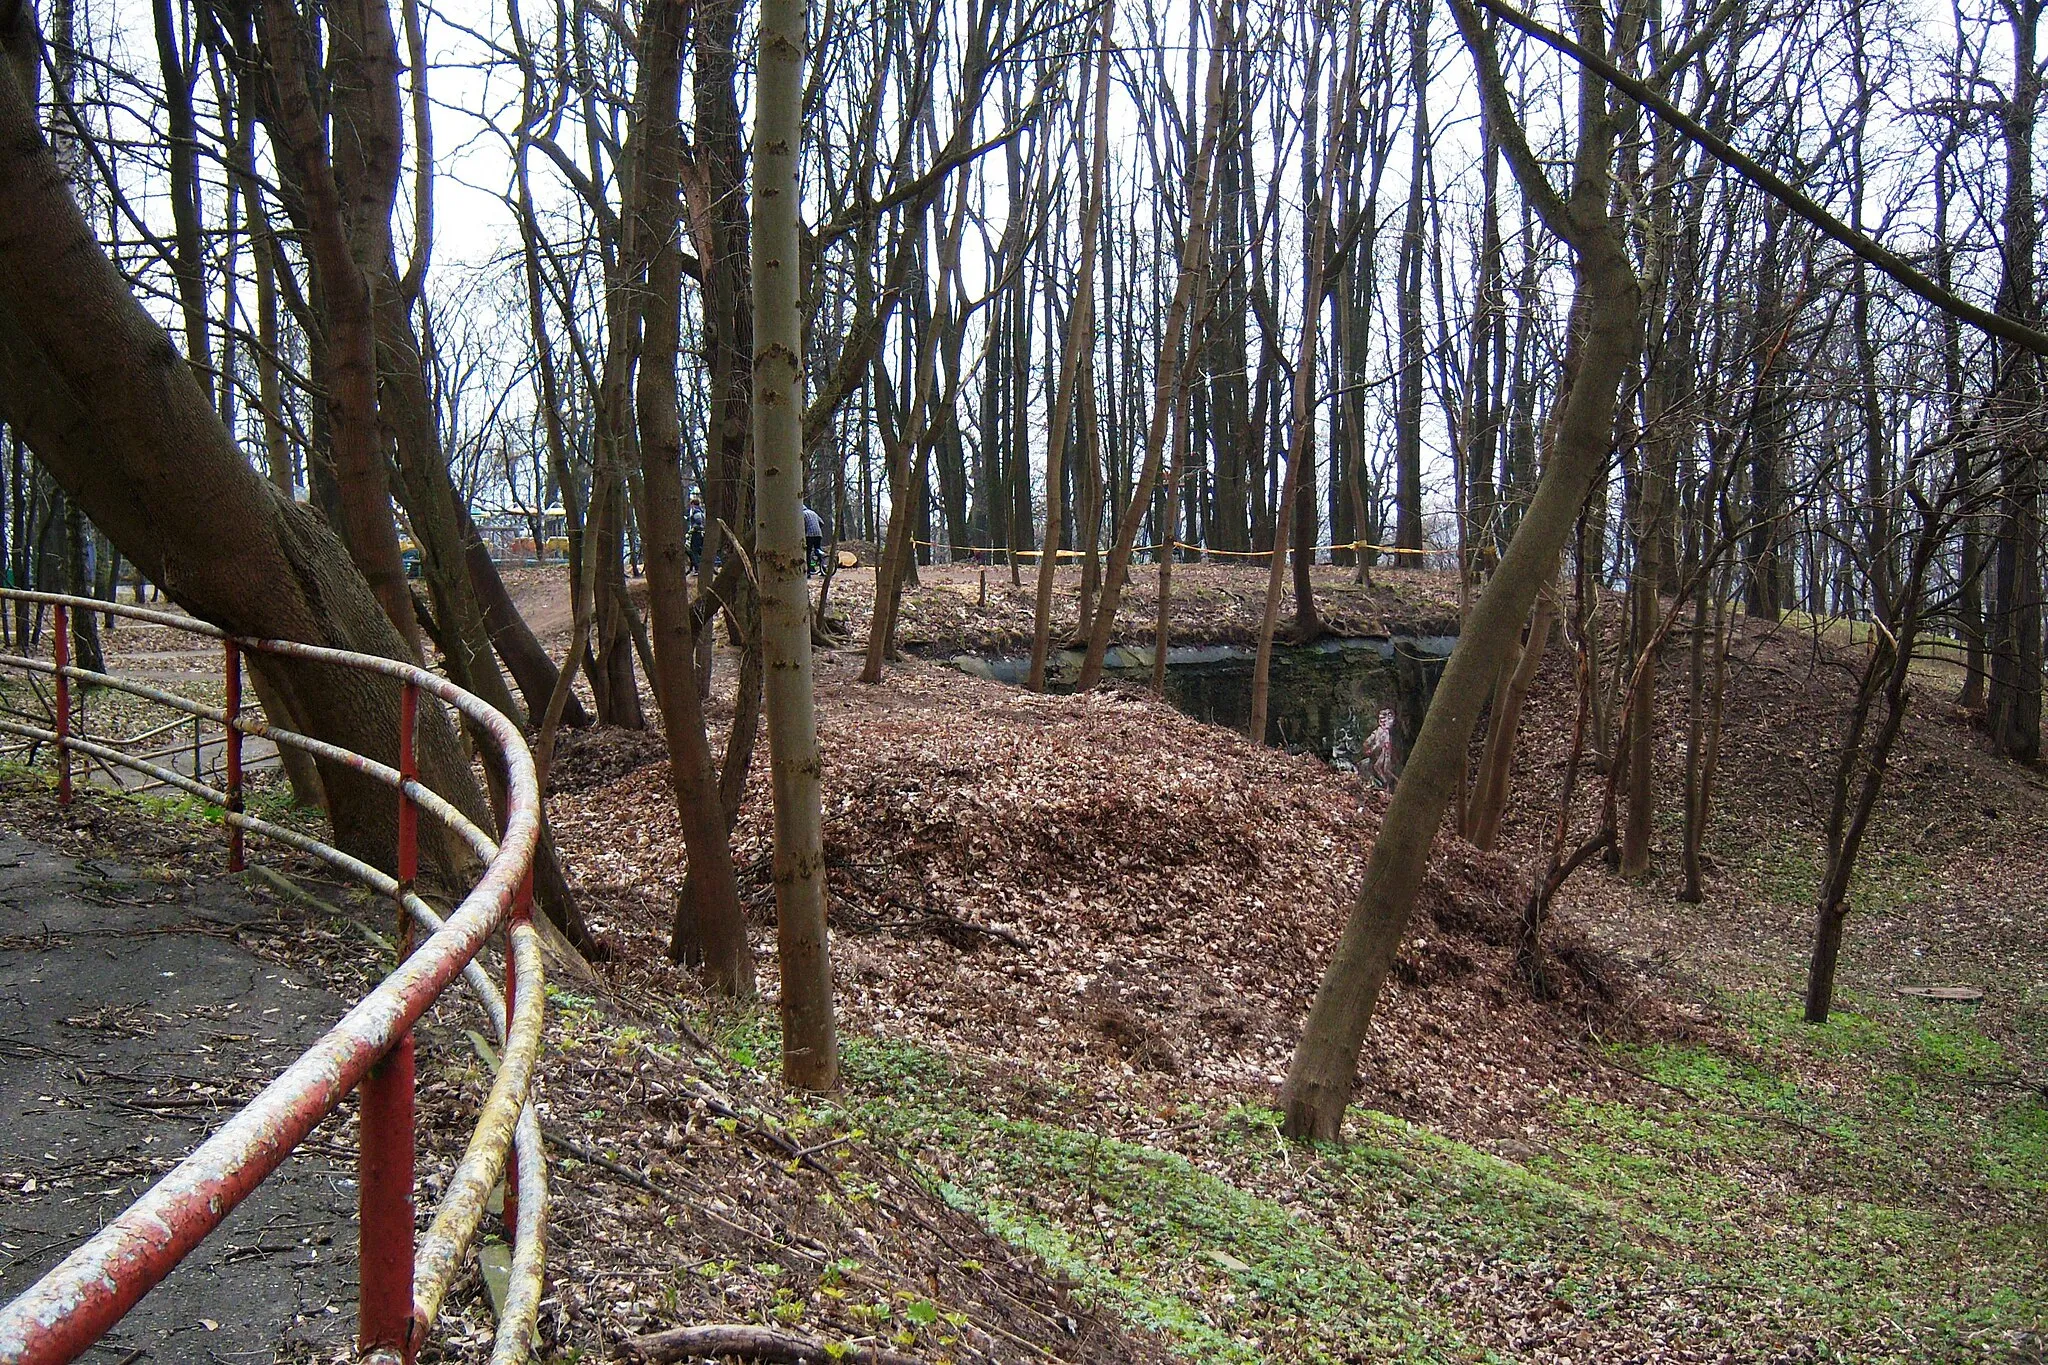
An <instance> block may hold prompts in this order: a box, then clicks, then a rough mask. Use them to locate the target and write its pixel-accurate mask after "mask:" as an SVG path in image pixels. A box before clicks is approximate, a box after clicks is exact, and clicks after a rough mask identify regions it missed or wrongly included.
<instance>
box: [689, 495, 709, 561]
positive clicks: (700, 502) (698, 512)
mask: <svg viewBox="0 0 2048 1365" xmlns="http://www.w3.org/2000/svg"><path fill="white" fill-rule="evenodd" d="M688 525H689V528H690V531H689V543H688V545H687V546H686V547H685V548H686V549H687V550H688V551H689V553H690V572H691V573H696V572H697V561H698V560H700V559H702V558H703V557H704V499H702V498H700V497H698V496H697V495H696V494H695V493H692V494H690V511H689V520H688Z"/></svg>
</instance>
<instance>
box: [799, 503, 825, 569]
mask: <svg viewBox="0 0 2048 1365" xmlns="http://www.w3.org/2000/svg"><path fill="white" fill-rule="evenodd" d="M824 567H825V519H824V518H823V517H821V516H819V515H818V514H817V513H816V512H813V511H812V510H811V508H810V504H809V503H806V504H804V576H805V577H807V578H809V577H814V576H816V575H817V573H818V572H819V571H820V570H822V569H823V568H824Z"/></svg>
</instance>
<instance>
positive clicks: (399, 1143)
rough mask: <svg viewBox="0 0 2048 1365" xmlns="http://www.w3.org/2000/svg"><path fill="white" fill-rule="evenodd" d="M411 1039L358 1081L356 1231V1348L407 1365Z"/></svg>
mask: <svg viewBox="0 0 2048 1365" xmlns="http://www.w3.org/2000/svg"><path fill="white" fill-rule="evenodd" d="M419 708H420V689H419V684H417V683H414V682H411V681H408V682H406V683H405V684H404V686H403V689H402V691H401V693H400V700H399V708H398V776H399V788H398V955H399V957H400V958H401V959H404V958H406V957H410V956H411V955H412V916H411V914H410V913H409V912H407V910H406V908H405V898H406V897H407V896H408V895H410V894H412V887H413V881H414V879H416V878H417V877H418V876H419V863H420V837H419V819H420V812H419V806H418V805H417V804H416V803H415V802H414V801H413V799H412V794H411V793H410V792H408V791H406V789H405V783H407V782H410V781H413V780H415V779H417V778H418V777H419V758H418V755H417V753H416V752H415V745H414V735H415V733H416V731H417V729H418V722H419ZM413 1094H414V1092H413V1039H412V1034H411V1033H409V1032H408V1033H407V1034H406V1035H405V1036H404V1037H402V1038H400V1039H399V1040H398V1041H397V1042H396V1043H394V1044H393V1045H392V1047H391V1051H390V1052H388V1053H386V1054H385V1055H384V1060H382V1061H381V1062H379V1063H377V1065H376V1066H375V1067H373V1068H371V1070H370V1074H369V1075H368V1076H366V1077H365V1078H364V1079H363V1091H362V1096H363V1113H362V1123H363V1134H362V1157H361V1163H360V1168H359V1170H358V1172H357V1175H358V1178H359V1179H360V1180H361V1182H362V1189H361V1191H360V1198H361V1205H360V1207H361V1214H360V1226H359V1228H358V1230H357V1239H358V1240H357V1261H358V1264H359V1266H360V1268H361V1271H360V1273H361V1275H362V1287H361V1308H360V1310H359V1313H358V1317H357V1332H356V1338H357V1340H356V1345H357V1346H358V1348H360V1349H361V1350H363V1351H364V1352H369V1351H373V1350H376V1349H377V1348H379V1347H385V1348H389V1349H392V1350H396V1351H397V1352H399V1354H400V1356H401V1357H402V1358H403V1359H404V1360H405V1361H406V1362H407V1363H408V1365H410V1362H411V1361H412V1358H413V1353H414V1351H415V1350H417V1349H418V1347H417V1343H416V1342H414V1341H413V1339H412V1271H413V1208H412V1187H413Z"/></svg>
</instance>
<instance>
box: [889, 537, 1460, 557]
mask: <svg viewBox="0 0 2048 1365" xmlns="http://www.w3.org/2000/svg"><path fill="white" fill-rule="evenodd" d="M910 543H911V544H913V545H922V546H924V547H925V548H926V549H928V550H950V551H952V552H953V553H954V554H966V555H992V554H1007V555H1015V556H1016V557H1017V558H1019V559H1039V558H1042V557H1043V556H1044V554H1045V551H1043V550H1013V549H1011V548H1010V547H1008V546H1007V545H948V544H946V543H944V542H943V541H937V540H912V541H911V542H910ZM1169 548H1171V549H1175V550H1190V551H1193V552H1194V553H1195V554H1199V555H1224V556H1227V557H1229V558H1231V559H1264V558H1265V557H1266V556H1268V555H1270V554H1272V553H1273V552H1272V551H1271V550H1218V549H1213V548H1211V547H1209V546H1207V545H1196V544H1192V543H1190V542H1188V541H1185V540H1176V541H1174V542H1172V544H1171V545H1170V546H1167V545H1133V546H1132V547H1131V553H1132V554H1139V553H1141V552H1144V551H1157V550H1164V549H1169ZM1324 550H1353V551H1371V552H1373V553H1376V554H1383V555H1432V554H1437V553H1439V551H1437V550H1435V549H1434V548H1428V547H1425V548H1423V549H1419V550H1418V549H1414V548H1411V547H1404V546H1400V545H1375V544H1373V543H1372V542H1371V541H1369V540H1354V541H1351V542H1349V543H1347V544H1342V545H1317V546H1315V547H1314V549H1313V552H1314V553H1316V554H1321V553H1322V552H1323V551H1324ZM1054 553H1055V554H1056V555H1058V557H1059V558H1061V559H1085V558H1087V556H1088V551H1086V550H1068V549H1061V550H1056V551H1054ZM1095 553H1097V554H1103V555H1106V554H1108V553H1109V551H1108V550H1106V549H1098V550H1097V551H1095Z"/></svg>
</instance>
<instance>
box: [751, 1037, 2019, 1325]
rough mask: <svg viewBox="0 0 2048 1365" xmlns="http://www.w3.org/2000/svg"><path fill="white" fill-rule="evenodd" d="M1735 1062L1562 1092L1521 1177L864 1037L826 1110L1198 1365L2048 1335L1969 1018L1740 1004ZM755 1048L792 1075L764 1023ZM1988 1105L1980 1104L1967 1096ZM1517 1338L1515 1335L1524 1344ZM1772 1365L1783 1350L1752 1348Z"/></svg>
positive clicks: (1454, 1158)
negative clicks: (1550, 1341) (1149, 1122)
mask: <svg viewBox="0 0 2048 1365" xmlns="http://www.w3.org/2000/svg"><path fill="white" fill-rule="evenodd" d="M1731 1009H1732V1011H1733V1017H1734V1025H1735V1026H1734V1028H1733V1029H1732V1030H1731V1033H1732V1035H1733V1036H1732V1039H1731V1041H1730V1044H1729V1045H1728V1046H1727V1047H1725V1048H1717V1047H1712V1046H1705V1045H1701V1044H1696V1043H1683V1044H1679V1043H1671V1044H1653V1045H1647V1046H1635V1047H1627V1048H1616V1049H1613V1050H1612V1055H1613V1059H1614V1060H1615V1061H1616V1062H1617V1064H1619V1065H1621V1066H1624V1067H1626V1068H1627V1069H1629V1070H1632V1071H1637V1072H1639V1073H1641V1074H1642V1075H1644V1076H1646V1077H1648V1078H1650V1079H1651V1080H1652V1081H1653V1082H1655V1084H1654V1085H1653V1086H1649V1087H1645V1088H1644V1093H1643V1094H1642V1096H1641V1098H1639V1099H1636V1100H1632V1101H1629V1102H1592V1101H1587V1100H1583V1099H1581V1100H1566V1101H1562V1102H1560V1103H1559V1104H1558V1106H1557V1107H1556V1109H1555V1112H1554V1113H1553V1115H1552V1116H1551V1117H1552V1125H1551V1127H1550V1130H1549V1131H1548V1132H1546V1133H1543V1134H1541V1135H1539V1136H1537V1137H1535V1138H1533V1139H1532V1141H1531V1143H1530V1144H1529V1145H1528V1146H1527V1147H1526V1148H1518V1149H1517V1152H1516V1155H1517V1156H1518V1157H1519V1159H1518V1160H1510V1159H1504V1158H1503V1157H1501V1156H1498V1155H1495V1154H1493V1153H1490V1152H1487V1151H1483V1150H1480V1149H1478V1148H1476V1147H1474V1146H1472V1145H1470V1144H1467V1143H1464V1142H1460V1141H1457V1140H1455V1139H1452V1138H1449V1137H1446V1136H1443V1135H1441V1134H1438V1133H1435V1132H1433V1131H1431V1130H1429V1129H1427V1128H1425V1127H1422V1126H1419V1125H1416V1124H1412V1123H1409V1122H1406V1121H1404V1120H1401V1119H1398V1118H1394V1117H1391V1116H1388V1115H1384V1114H1378V1113H1361V1114H1357V1115H1355V1116H1354V1120H1353V1125H1352V1133H1351V1140H1350V1141H1348V1142H1347V1143H1346V1144H1345V1145H1343V1146H1341V1147H1340V1146H1319V1147H1312V1148H1304V1147H1300V1146H1296V1145H1293V1144H1289V1143H1286V1142H1285V1141H1284V1140H1282V1139H1281V1138H1280V1137H1279V1133H1278V1116H1277V1115H1276V1114H1274V1113H1272V1112H1271V1111H1269V1110H1265V1109H1261V1108H1257V1107H1247V1106H1238V1107H1233V1108H1230V1109H1227V1110H1216V1109H1209V1110H1203V1109H1200V1108H1197V1107H1195V1106H1192V1105H1188V1106H1183V1107H1181V1108H1180V1109H1179V1110H1178V1111H1177V1112H1176V1113H1175V1115H1174V1116H1173V1120H1174V1121H1173V1122H1172V1124H1171V1125H1170V1126H1171V1127H1172V1129H1173V1131H1174V1133H1175V1138H1174V1141H1175V1142H1176V1143H1177V1144H1179V1147H1180V1149H1179V1150H1177V1151H1167V1150H1163V1149H1161V1148H1157V1147H1151V1146H1146V1145H1142V1144H1139V1143H1134V1142H1128V1141H1121V1140H1118V1139H1116V1138H1113V1137H1109V1136H1105V1135H1103V1134H1102V1133H1098V1132H1094V1131H1090V1130H1089V1127H1088V1126H1087V1121H1086V1115H1087V1113H1088V1112H1089V1111H1088V1110H1087V1108H1086V1106H1085V1104H1083V1103H1081V1099H1082V1097H1081V1096H1080V1094H1079V1093H1078V1092H1076V1093H1071V1094H1070V1093H1067V1092H1065V1091H1064V1090H1063V1089H1062V1087H1061V1084H1060V1082H1059V1080H1058V1078H1052V1079H1050V1080H1048V1079H1046V1078H1027V1079H1026V1080H1024V1081H1023V1082H1022V1088H1021V1089H1020V1083H1019V1079H1018V1078H1017V1077H1014V1076H1005V1075H1001V1074H996V1073H994V1072H990V1071H986V1070H982V1069H979V1068H977V1067H976V1066H974V1065H972V1064H968V1063H962V1062H958V1061H955V1060H954V1059H951V1058H949V1057H946V1056H944V1055H941V1054H938V1053H934V1052H931V1051H927V1050H924V1049H921V1048H918V1047H915V1046H911V1045H908V1044H905V1043H901V1042H895V1041H887V1040H880V1039H876V1038H872V1037H867V1036H859V1035H853V1036H849V1037H848V1038H847V1039H846V1040H845V1041H846V1077H847V1090H846V1093H845V1095H844V1096H842V1097H841V1098H840V1099H839V1100H837V1101H835V1102H834V1103H833V1105H832V1106H830V1107H828V1109H827V1110H826V1111H825V1112H823V1113H821V1114H820V1117H821V1118H826V1119H828V1120H829V1121H832V1122H836V1123H839V1124H852V1125H856V1126H858V1127H860V1128H862V1129H864V1130H866V1131H868V1132H869V1133H871V1134H873V1135H875V1136H877V1137H879V1138H881V1139H883V1140H886V1141H888V1142H891V1143H893V1144H895V1145H896V1146H898V1147H900V1148H901V1149H903V1150H904V1152H905V1153H906V1154H907V1155H909V1156H910V1157H911V1158H913V1159H914V1161H915V1162H916V1163H917V1164H918V1166H919V1168H920V1169H921V1170H923V1171H924V1172H925V1173H926V1174H927V1175H928V1177H929V1179H930V1180H931V1181H932V1182H933V1183H934V1185H935V1187H936V1188H937V1189H938V1190H939V1191H940V1192H941V1193H942V1194H943V1195H944V1196H945V1197H946V1198H947V1199H948V1200H949V1201H951V1202H953V1203H954V1204H955V1205H956V1206H958V1207H961V1208H963V1209H967V1210H970V1211H972V1212H973V1213H975V1214H976V1215H977V1216H979V1217H980V1218H981V1219H982V1220H983V1221H984V1222H985V1223H986V1224H987V1225H988V1226H989V1227H991V1228H993V1229H994V1230H996V1231H997V1232H999V1233H1001V1234H1002V1235H1003V1236H1004V1237H1006V1238H1008V1239H1009V1240H1010V1241H1012V1242H1014V1243H1016V1244H1017V1245H1019V1246H1022V1247H1025V1248H1028V1249H1029V1250H1031V1251H1032V1252H1034V1253H1036V1254H1037V1255H1039V1256H1041V1257H1043V1258H1044V1259H1045V1260H1046V1261H1047V1262H1048V1263H1049V1264H1050V1265H1052V1266H1053V1267H1055V1268H1056V1269H1058V1270H1060V1271H1061V1272H1063V1273H1064V1274H1066V1275H1067V1276H1069V1277H1070V1278H1071V1279H1072V1280H1073V1281H1074V1282H1075V1283H1076V1285H1077V1286H1078V1287H1079V1289H1080V1291H1081V1292H1082V1293H1083V1294H1085V1295H1087V1296H1090V1297H1092V1298H1093V1299H1095V1300H1096V1301H1098V1302H1102V1303H1105V1304H1109V1305H1112V1306H1114V1307H1115V1308H1116V1309H1117V1310H1118V1311H1120V1312H1122V1313H1123V1314H1125V1315H1126V1316H1127V1317H1129V1318H1130V1319H1131V1320H1133V1321H1135V1322H1139V1323H1142V1324H1144V1325H1146V1326H1149V1327H1152V1328H1156V1329H1157V1330H1159V1331H1161V1332H1162V1333H1164V1334H1166V1335H1167V1336H1168V1337H1169V1338H1170V1339H1171V1340H1173V1341H1175V1342H1176V1343H1178V1346H1179V1349H1180V1350H1181V1352H1182V1353H1183V1354H1184V1355H1185V1356H1186V1357H1187V1358H1189V1359H1191V1360H1203V1361H1212V1360H1213V1361H1247V1362H1249V1361H1264V1360H1285V1361H1314V1362H1320V1361H1333V1362H1334V1361H1348V1360H1416V1361H1470V1360H1491V1359H1514V1358H1517V1356H1518V1355H1519V1352H1518V1351H1516V1350H1515V1349H1513V1347H1512V1346H1511V1345H1509V1344H1508V1343H1507V1341H1506V1337H1508V1336H1511V1335H1513V1334H1514V1332H1515V1331H1517V1330H1522V1329H1525V1328H1528V1327H1530V1325H1532V1324H1536V1325H1540V1324H1541V1323H1542V1322H1543V1320H1544V1319H1545V1318H1546V1317H1547V1316H1551V1315H1555V1316H1557V1317H1559V1318H1569V1319H1572V1320H1574V1322H1575V1326H1574V1328H1573V1330H1576V1331H1590V1332H1591V1333H1593V1334H1594V1339H1596V1340H1598V1339H1604V1338H1605V1337H1606V1336H1607V1335H1608V1334H1612V1339H1614V1340H1616V1341H1620V1340H1624V1339H1627V1338H1628V1337H1630V1336H1631V1335H1640V1336H1646V1337H1650V1338H1662V1339H1664V1340H1668V1341H1672V1342H1685V1343H1687V1344H1689V1345H1692V1346H1694V1347H1698V1346H1702V1345H1705V1344H1707V1343H1710V1342H1725V1343H1726V1345H1727V1347H1728V1348H1729V1349H1731V1350H1739V1351H1740V1352H1741V1353H1743V1354H1744V1355H1752V1353H1761V1355H1769V1354H1772V1353H1774V1352H1781V1351H1782V1352H1793V1353H1796V1354H1798V1355H1799V1356H1800V1358H1806V1359H1816V1360H1825V1359H1837V1360H1852V1359H1853V1360H1859V1361H1885V1360H1889V1361H1899V1362H1905V1361H1922V1360H1947V1359H1957V1360H1961V1359H1984V1358H1987V1357H1988V1358H1993V1359H1996V1358H2003V1357H2006V1356H2008V1355H2015V1356H2017V1355H2018V1353H2021V1352H2024V1351H2026V1350H2029V1349H2034V1348H2035V1346H2036V1344H2038V1343H2039V1342H2040V1341H2042V1340H2043V1334H2044V1331H2048V1287H2044V1285H2043V1281H2042V1276H2041V1267H2042V1266H2043V1265H2044V1264H2048V1106H2044V1105H2043V1104H2042V1102H2041V1100H2040V1099H2039V1098H2038V1097H2035V1096H2031V1095H2028V1094H2026V1093H2024V1092H2020V1091H2017V1090H2013V1091H2011V1092H2010V1093H2009V1094H2007V1095H2005V1096H2003V1097H2001V1098H1999V1099H1997V1100H1995V1101H1994V1102H1990V1103H1984V1102H1982V1097H1983V1093H1984V1092H1983V1090H1982V1087H1981V1086H1980V1085H1978V1084H1977V1083H1978V1082H1982V1081H1985V1080H1987V1079H1996V1078H1998V1077H2001V1076H2003V1075H2004V1074H2005V1073H2006V1070H2007V1068H2009V1065H2010V1064H2009V1062H2008V1061H2007V1059H2006V1058H2005V1056H2004V1053H2003V1050H2002V1049H2001V1048H2000V1047H1999V1045H1998V1044H1997V1042H1996V1041H1995V1040H1993V1039H1991V1038H1989V1037H1988V1036H1986V1035H1985V1034H1983V1033H1982V1032H1980V1031H1978V1030H1976V1029H1974V1028H1973V1027H1972V1026H1971V1025H1970V1023H1969V1020H1968V1017H1967V1015H1964V1014H1947V1015H1942V1016H1938V1017H1932V1018H1930V1017H1927V1016H1926V1015H1925V1013H1924V1012H1921V1013H1919V1014H1916V1013H1913V1012H1911V1011H1905V1010H1899V1011H1892V1012H1890V1013H1883V1012H1879V1011H1877V1010H1870V1011H1867V1012H1866V1011H1865V1010H1862V1009H1844V1010H1841V1011H1838V1012H1837V1015H1836V1017H1835V1019H1834V1020H1833V1021H1832V1022H1831V1023H1830V1024H1828V1025H1827V1026H1825V1027H1823V1028H1819V1029H1810V1028H1807V1027H1806V1026H1804V1025H1801V1024H1798V1023H1797V1017H1796V1014H1795V1013H1793V1012H1792V1011H1789V1010H1784V1009H1780V1008H1779V1007H1778V1006H1776V1005H1775V1004H1767V1003H1765V1002H1762V1001H1759V1000H1740V1001H1735V1002H1731ZM720 1037H721V1042H722V1045H723V1046H724V1047H725V1048H726V1049H728V1050H729V1051H730V1052H732V1053H734V1054H736V1055H740V1056H743V1057H752V1058H754V1059H755V1060H756V1062H757V1064H762V1065H766V1064H770V1063H772V1059H773V1057H774V1039H773V1036H772V1032H770V1024H769V1021H767V1020H766V1019H765V1018H763V1017H762V1016H760V1015H751V1016H740V1017H729V1018H728V1019H726V1020H725V1021H724V1024H723V1028H722V1031H721V1034H720ZM1963 1092H1967V1093H1963ZM1518 1324H1519V1327H1518ZM1753 1358H1760V1356H1753Z"/></svg>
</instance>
